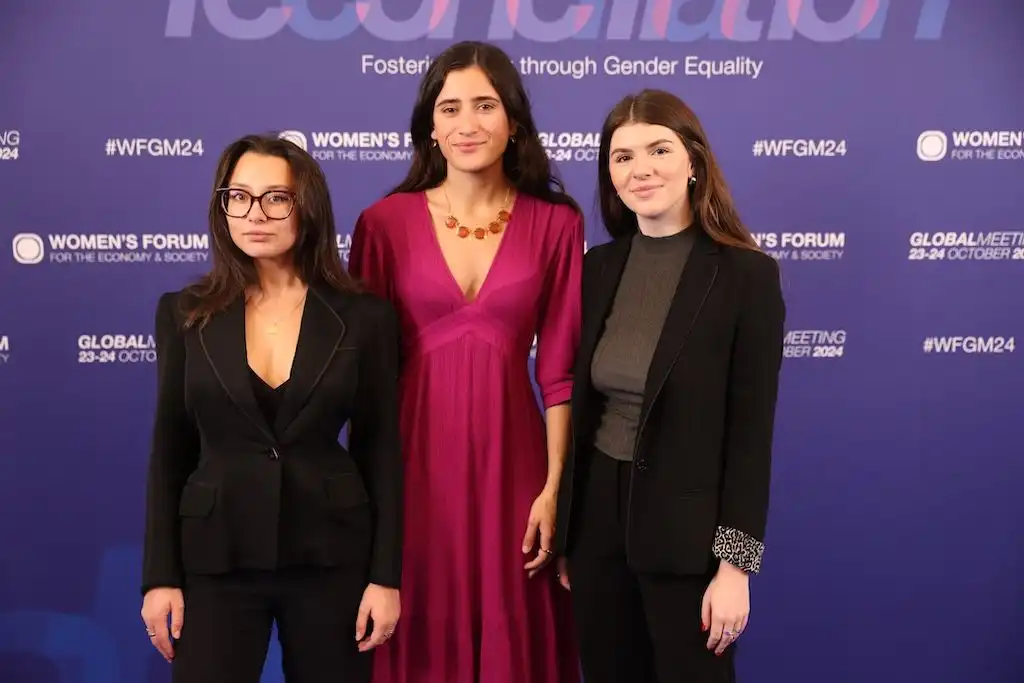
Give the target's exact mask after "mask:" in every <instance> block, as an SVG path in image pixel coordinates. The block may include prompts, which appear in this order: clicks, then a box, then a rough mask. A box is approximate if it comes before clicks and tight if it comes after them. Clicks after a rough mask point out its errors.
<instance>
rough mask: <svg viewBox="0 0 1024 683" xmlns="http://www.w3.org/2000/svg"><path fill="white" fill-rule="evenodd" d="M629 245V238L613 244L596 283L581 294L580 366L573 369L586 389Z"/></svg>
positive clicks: (588, 284) (593, 282)
mask: <svg viewBox="0 0 1024 683" xmlns="http://www.w3.org/2000/svg"><path fill="white" fill-rule="evenodd" d="M630 244H631V241H630V240H629V239H628V238H626V239H619V240H616V241H615V242H613V243H612V245H611V246H610V247H609V249H608V253H607V256H606V257H605V260H604V263H602V264H601V269H600V271H599V272H598V273H597V276H596V281H591V282H588V283H586V286H587V289H589V290H590V291H585V292H584V293H583V300H584V303H585V305H586V308H585V309H584V312H583V316H584V325H583V330H582V331H581V334H580V348H579V353H578V355H577V358H578V362H579V365H578V367H577V368H576V370H577V372H576V377H577V378H578V379H585V380H586V381H587V386H589V384H590V364H591V362H592V361H593V359H594V351H595V350H596V349H597V342H598V340H599V339H600V338H601V331H602V330H603V329H604V322H605V320H606V319H607V318H608V312H609V311H610V310H611V306H612V302H613V301H614V300H615V292H616V291H617V290H618V288H619V281H620V280H621V279H622V271H623V270H624V269H625V267H626V259H627V258H628V257H629V247H630Z"/></svg>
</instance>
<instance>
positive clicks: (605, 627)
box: [568, 452, 736, 683]
mask: <svg viewBox="0 0 1024 683" xmlns="http://www.w3.org/2000/svg"><path fill="white" fill-rule="evenodd" d="M631 466H632V463H628V462H621V461H617V460H613V459H612V458H611V457H609V456H607V455H605V454H604V453H600V452H595V453H594V454H593V456H592V462H591V464H590V467H589V471H588V472H587V475H586V477H585V478H584V481H583V482H582V491H581V492H580V507H579V512H574V517H576V520H577V521H576V524H578V525H579V527H578V529H577V530H576V531H575V536H576V538H575V541H574V545H573V547H572V549H571V550H570V553H569V556H568V568H569V581H570V583H571V587H572V590H571V595H572V604H573V611H574V614H575V619H574V620H575V622H576V630H577V638H578V639H579V647H580V659H581V662H582V665H583V680H584V681H585V683H733V682H734V681H735V680H736V679H735V672H734V665H733V657H734V651H735V648H736V644H735V643H734V644H732V645H730V646H729V648H728V649H726V651H725V653H724V654H723V655H722V656H721V657H719V656H716V655H715V653H714V652H713V651H711V650H708V649H707V641H708V633H707V632H703V631H702V630H701V602H702V600H703V598H704V591H705V590H706V589H707V586H708V583H709V582H710V581H711V578H712V576H713V574H709V575H707V576H675V575H651V574H636V573H634V572H633V571H632V570H630V569H629V567H628V566H627V564H626V552H625V540H626V533H625V528H626V527H625V522H626V502H627V499H628V495H629V478H630V476H631V471H632V469H631ZM576 515H578V516H576ZM665 542H666V543H671V542H672V539H665Z"/></svg>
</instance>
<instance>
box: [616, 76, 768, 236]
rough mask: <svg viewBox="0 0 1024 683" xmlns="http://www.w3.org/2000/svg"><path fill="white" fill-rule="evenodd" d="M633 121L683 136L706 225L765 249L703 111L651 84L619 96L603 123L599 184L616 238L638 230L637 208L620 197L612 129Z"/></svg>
mask: <svg viewBox="0 0 1024 683" xmlns="http://www.w3.org/2000/svg"><path fill="white" fill-rule="evenodd" d="M628 123H646V124H650V125H655V126H665V127H666V128H669V129H671V130H672V131H674V132H675V134H676V135H678V136H679V139H680V140H681V141H682V143H683V146H684V147H686V151H687V152H688V153H689V155H690V160H691V161H692V162H693V171H694V175H695V176H696V178H697V184H696V185H694V186H693V188H692V189H691V190H690V205H691V206H692V207H693V210H694V213H695V216H696V218H697V220H698V222H699V223H700V225H701V227H702V228H703V229H704V231H705V232H706V233H707V234H708V235H709V236H710V237H711V238H712V239H713V240H715V241H716V242H719V243H721V244H726V245H729V246H733V247H742V248H745V249H753V250H755V251H760V247H759V246H758V244H757V242H756V241H755V240H754V238H753V236H752V235H751V234H750V232H749V231H748V230H747V228H746V227H745V226H744V225H743V221H742V220H740V216H739V213H738V212H737V210H736V206H735V205H734V204H733V200H732V195H731V194H730V193H729V187H728V185H727V184H726V182H725V177H724V176H723V175H722V170H721V168H720V167H719V165H718V162H716V161H715V157H714V155H713V154H712V153H711V146H710V145H709V144H708V139H707V136H706V135H705V134H704V128H703V127H702V126H701V124H700V120H699V119H698V118H697V115H696V114H695V113H694V112H693V110H692V109H690V107H688V106H687V105H686V104H685V103H684V102H683V101H682V100H681V99H679V98H678V97H676V96H675V95H673V94H672V93H670V92H666V91H664V90H654V89H646V90H642V91H640V92H639V93H637V94H634V95H627V96H626V97H624V98H622V99H621V100H619V103H618V104H616V105H615V106H614V107H613V108H612V110H611V112H609V113H608V116H607V118H606V119H605V121H604V127H603V128H602V129H601V149H600V152H599V153H598V157H597V158H598V168H597V185H598V199H599V202H600V205H601V218H602V220H603V222H604V226H605V230H607V231H608V234H609V235H611V236H612V237H613V238H618V237H623V236H625V235H632V234H633V233H635V232H636V231H637V229H638V228H637V220H636V214H635V213H633V212H632V211H630V209H629V208H628V207H627V206H626V205H625V204H624V203H623V202H622V199H620V198H619V193H618V192H616V191H615V186H614V185H612V177H611V172H610V171H609V170H608V159H609V154H610V152H609V150H610V148H611V144H612V133H614V132H615V130H616V129H617V128H618V127H619V126H623V125H625V124H628Z"/></svg>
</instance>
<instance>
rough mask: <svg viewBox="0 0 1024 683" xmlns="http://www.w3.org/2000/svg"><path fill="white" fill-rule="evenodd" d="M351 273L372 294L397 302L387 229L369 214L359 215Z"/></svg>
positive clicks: (352, 249) (349, 259) (350, 260)
mask: <svg viewBox="0 0 1024 683" xmlns="http://www.w3.org/2000/svg"><path fill="white" fill-rule="evenodd" d="M348 272H349V274H350V275H351V276H352V277H354V278H355V279H356V280H359V281H360V282H361V283H362V285H363V286H364V287H366V289H367V290H368V291H370V292H372V293H373V294H376V295H377V296H380V297H383V298H385V299H387V300H388V301H391V302H394V296H393V294H394V291H393V288H394V285H393V281H392V277H391V250H390V248H389V245H388V243H387V236H386V235H385V233H384V230H383V229H382V228H381V227H380V226H379V225H377V224H375V223H374V222H373V220H372V219H371V218H370V217H369V216H368V215H367V212H366V211H363V212H362V213H360V214H359V218H357V219H356V226H355V229H354V230H353V232H352V246H351V248H350V249H349V253H348Z"/></svg>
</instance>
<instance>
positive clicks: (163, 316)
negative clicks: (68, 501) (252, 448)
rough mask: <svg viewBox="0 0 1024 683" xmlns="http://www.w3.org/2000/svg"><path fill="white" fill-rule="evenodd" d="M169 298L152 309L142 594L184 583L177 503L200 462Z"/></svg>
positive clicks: (172, 301)
mask: <svg viewBox="0 0 1024 683" xmlns="http://www.w3.org/2000/svg"><path fill="white" fill-rule="evenodd" d="M176 301H177V297H176V296H175V295H174V294H173V293H168V294H164V295H163V296H161V297H160V301H159V303H158V304H157V309H156V326H155V327H156V329H155V337H156V370H157V377H156V415H155V418H154V423H153V432H152V446H151V449H150V455H149V473H148V476H147V482H146V522H145V538H144V541H143V553H142V593H143V594H145V593H146V592H147V591H149V590H150V589H152V588H160V587H170V588H180V587H181V586H182V582H183V581H184V576H183V570H182V566H181V547H180V540H179V537H178V530H179V522H178V501H179V499H180V498H181V492H182V489H183V488H184V486H185V482H186V481H187V480H188V477H189V475H190V474H191V473H192V471H193V470H194V469H195V468H196V466H197V465H198V462H199V431H198V429H197V428H196V426H195V424H194V423H193V422H192V420H191V419H190V418H189V415H188V411H187V409H186V407H185V340H184V338H183V335H182V332H181V329H180V326H179V324H178V321H177V317H176V316H175V312H174V305H175V303H176Z"/></svg>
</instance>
